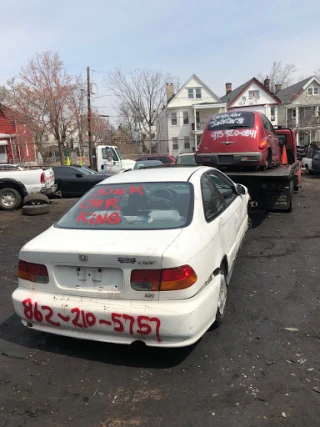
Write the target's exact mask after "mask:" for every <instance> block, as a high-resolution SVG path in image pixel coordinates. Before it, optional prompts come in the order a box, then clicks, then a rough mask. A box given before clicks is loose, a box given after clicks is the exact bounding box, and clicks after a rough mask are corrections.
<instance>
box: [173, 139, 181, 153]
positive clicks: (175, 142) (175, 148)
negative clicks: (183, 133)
mask: <svg viewBox="0 0 320 427" xmlns="http://www.w3.org/2000/svg"><path fill="white" fill-rule="evenodd" d="M178 148H179V145H178V138H172V149H173V150H178Z"/></svg>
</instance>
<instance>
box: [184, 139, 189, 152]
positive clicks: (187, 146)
mask: <svg viewBox="0 0 320 427" xmlns="http://www.w3.org/2000/svg"><path fill="white" fill-rule="evenodd" d="M184 148H186V149H190V139H189V137H188V136H185V137H184Z"/></svg>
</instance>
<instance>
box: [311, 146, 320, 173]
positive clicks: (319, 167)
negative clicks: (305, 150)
mask: <svg viewBox="0 0 320 427" xmlns="http://www.w3.org/2000/svg"><path fill="white" fill-rule="evenodd" d="M312 170H313V171H314V172H320V150H319V151H317V152H316V153H315V155H314V156H313V157H312Z"/></svg>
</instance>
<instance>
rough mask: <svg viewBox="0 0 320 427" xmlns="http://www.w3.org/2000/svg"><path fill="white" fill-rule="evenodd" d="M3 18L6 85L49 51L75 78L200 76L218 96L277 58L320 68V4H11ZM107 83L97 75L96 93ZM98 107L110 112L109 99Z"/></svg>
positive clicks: (198, 0)
mask: <svg viewBox="0 0 320 427" xmlns="http://www.w3.org/2000/svg"><path fill="white" fill-rule="evenodd" d="M1 17H2V19H1V38H0V52H1V66H0V85H1V84H4V83H5V81H6V80H7V78H9V77H11V76H13V75H15V74H17V73H18V72H19V69H20V67H21V66H22V65H23V64H24V63H25V61H26V59H27V58H29V57H32V56H33V55H34V54H35V53H36V52H38V53H40V52H42V51H44V50H52V51H58V52H59V53H60V56H61V58H62V60H63V61H64V63H65V65H66V68H67V71H68V72H69V73H70V74H79V73H83V75H85V71H86V66H87V65H89V66H90V67H91V68H92V69H94V70H97V71H102V72H108V71H109V70H112V69H113V68H114V67H119V66H121V67H126V68H128V69H129V68H130V69H134V68H151V69H155V70H163V71H165V72H170V73H171V74H173V75H175V76H177V77H178V78H179V80H180V83H181V84H182V83H184V82H185V81H186V80H187V79H188V78H189V77H190V75H191V74H193V73H195V74H197V75H198V76H199V77H200V78H201V79H202V80H203V81H204V82H205V83H206V84H207V85H208V86H209V87H210V88H211V89H212V90H213V91H214V92H216V93H217V94H218V95H220V96H222V95H224V92H225V83H226V82H227V81H230V82H232V83H233V87H234V88H235V87H236V86H238V85H240V84H242V83H244V82H245V81H247V80H249V79H250V78H251V77H253V76H255V75H257V74H258V73H259V72H265V73H267V72H268V70H269V69H270V66H271V64H272V61H273V60H277V61H278V60H282V61H283V62H284V63H285V62H289V63H293V64H295V65H296V67H297V70H298V72H297V77H299V76H301V75H312V74H313V70H314V68H315V67H316V66H319V65H320V55H319V46H320V26H319V18H320V1H319V0H268V1H257V0H230V1H226V0H224V1H220V0H192V1H188V0H185V1H181V0H161V1H158V0H148V1H145V0H135V1H129V0H117V1H111V0H109V1H108V0H107V1H106V0H90V1H84V0H77V1H74V0H68V1H67V0H54V1H50V2H49V1H44V0H10V1H6V2H3V3H1ZM103 76H104V74H101V73H93V78H94V80H95V82H96V83H98V90H99V95H103V94H105V90H104V89H103V87H102V85H101V81H102V80H101V79H102V77H103ZM95 102H96V105H99V106H100V107H101V108H102V109H103V112H104V114H109V113H111V114H112V109H111V107H110V105H111V103H112V98H110V97H105V98H100V99H99V100H95Z"/></svg>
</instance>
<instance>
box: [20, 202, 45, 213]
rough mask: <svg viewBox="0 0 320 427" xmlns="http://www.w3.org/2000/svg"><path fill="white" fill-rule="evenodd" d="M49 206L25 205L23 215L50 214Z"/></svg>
mask: <svg viewBox="0 0 320 427" xmlns="http://www.w3.org/2000/svg"><path fill="white" fill-rule="evenodd" d="M49 210H50V208H49V205H48V204H46V203H43V204H41V205H25V206H23V207H22V213H23V215H27V216H35V215H43V214H47V213H49Z"/></svg>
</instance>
